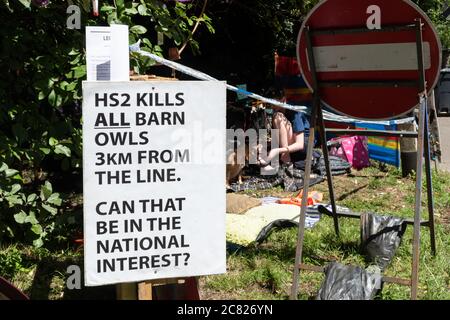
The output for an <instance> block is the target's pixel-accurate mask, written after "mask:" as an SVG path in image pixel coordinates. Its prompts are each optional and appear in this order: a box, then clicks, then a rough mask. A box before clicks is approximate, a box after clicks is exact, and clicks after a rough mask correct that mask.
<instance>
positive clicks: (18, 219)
mask: <svg viewBox="0 0 450 320" xmlns="http://www.w3.org/2000/svg"><path fill="white" fill-rule="evenodd" d="M26 219H27V214H26V213H25V212H23V211H20V212H19V213H16V214H15V215H14V220H16V222H17V223H19V224H23V223H25V220H26Z"/></svg>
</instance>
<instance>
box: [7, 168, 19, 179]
mask: <svg viewBox="0 0 450 320" xmlns="http://www.w3.org/2000/svg"><path fill="white" fill-rule="evenodd" d="M18 172H19V171H17V170H15V169H6V170H5V175H6V177H7V178H10V177H12V176H14V175H15V174H16V173H18Z"/></svg>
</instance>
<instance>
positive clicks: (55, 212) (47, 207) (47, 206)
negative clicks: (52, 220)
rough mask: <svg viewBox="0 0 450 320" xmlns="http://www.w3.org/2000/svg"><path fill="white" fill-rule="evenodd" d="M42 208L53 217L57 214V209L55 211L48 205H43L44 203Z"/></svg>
mask: <svg viewBox="0 0 450 320" xmlns="http://www.w3.org/2000/svg"><path fill="white" fill-rule="evenodd" d="M42 208H44V209H45V210H46V211H48V212H50V213H51V214H52V215H53V216H54V215H55V214H57V213H58V209H56V208H54V207H52V206H50V205H48V204H45V203H43V204H42Z"/></svg>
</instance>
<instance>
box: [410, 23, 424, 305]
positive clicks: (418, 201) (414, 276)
mask: <svg viewBox="0 0 450 320" xmlns="http://www.w3.org/2000/svg"><path fill="white" fill-rule="evenodd" d="M416 45H417V62H418V73H419V99H420V100H419V101H420V107H419V133H418V139H417V164H416V195H415V207H414V233H413V260H412V270H411V299H412V300H417V289H418V284H419V255H420V219H421V217H420V216H421V211H422V210H421V209H422V166H423V152H424V148H423V144H424V141H423V140H424V130H425V112H426V111H425V108H427V105H426V101H427V100H426V99H427V95H426V92H425V91H426V86H425V70H424V65H423V43H422V22H421V20H420V19H417V20H416Z"/></svg>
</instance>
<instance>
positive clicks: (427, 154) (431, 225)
mask: <svg viewBox="0 0 450 320" xmlns="http://www.w3.org/2000/svg"><path fill="white" fill-rule="evenodd" d="M427 109H428V108H425V119H424V122H425V129H424V135H425V140H424V147H425V154H424V156H425V174H426V181H427V197H428V221H429V225H428V226H429V228H430V246H431V253H432V254H433V256H436V238H435V234H434V197H433V180H432V176H431V158H430V139H429V126H428V110H427Z"/></svg>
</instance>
